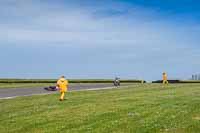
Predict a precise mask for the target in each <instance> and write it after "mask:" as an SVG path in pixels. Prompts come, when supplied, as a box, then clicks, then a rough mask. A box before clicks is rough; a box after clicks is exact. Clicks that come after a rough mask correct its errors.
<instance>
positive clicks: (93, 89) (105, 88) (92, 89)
mask: <svg viewBox="0 0 200 133" xmlns="http://www.w3.org/2000/svg"><path fill="white" fill-rule="evenodd" d="M124 87H128V86H123V88H124ZM120 88H122V87H104V88H91V89H81V90H71V91H70V92H73V91H95V90H107V89H120ZM49 94H56V93H38V94H30V95H21V96H12V97H2V98H0V100H1V99H13V98H17V97H27V96H34V95H49Z"/></svg>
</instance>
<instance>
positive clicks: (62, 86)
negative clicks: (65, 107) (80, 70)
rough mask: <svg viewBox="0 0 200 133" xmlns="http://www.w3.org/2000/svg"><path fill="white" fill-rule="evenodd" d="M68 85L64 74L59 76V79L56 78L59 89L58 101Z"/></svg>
mask: <svg viewBox="0 0 200 133" xmlns="http://www.w3.org/2000/svg"><path fill="white" fill-rule="evenodd" d="M68 85H69V83H68V80H66V79H65V76H61V77H60V79H58V81H57V85H56V86H57V87H58V89H59V90H60V99H59V100H60V101H63V100H64V97H65V93H66V92H67V90H68Z"/></svg>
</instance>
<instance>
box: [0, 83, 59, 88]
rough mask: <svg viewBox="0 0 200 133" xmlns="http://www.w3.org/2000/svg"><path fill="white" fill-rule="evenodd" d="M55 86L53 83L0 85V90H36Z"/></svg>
mask: <svg viewBox="0 0 200 133" xmlns="http://www.w3.org/2000/svg"><path fill="white" fill-rule="evenodd" d="M48 86H55V83H54V84H53V83H0V89H7V88H9V89H12V88H36V87H48Z"/></svg>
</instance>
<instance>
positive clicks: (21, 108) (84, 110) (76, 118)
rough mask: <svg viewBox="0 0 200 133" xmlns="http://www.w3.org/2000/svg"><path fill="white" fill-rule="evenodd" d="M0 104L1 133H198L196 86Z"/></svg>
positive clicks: (87, 93) (153, 86)
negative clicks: (62, 99) (61, 100)
mask: <svg viewBox="0 0 200 133" xmlns="http://www.w3.org/2000/svg"><path fill="white" fill-rule="evenodd" d="M58 97H59V95H58V94H53V95H45V96H31V97H19V98H15V99H9V100H0V112H1V113H0V131H1V133H7V132H9V133H12V132H13V133H23V132H24V133H27V132H28V133H45V132H46V133H47V132H52V133H57V132H58V133H61V132H64V133H77V132H78V133H112V132H114V133H135V132H136V133H137V132H138V133H148V132H149V133H154V132H175V133H198V132H199V131H200V84H177V85H176V84H173V85H169V86H166V87H163V86H162V85H160V84H143V85H135V86H130V87H128V88H121V89H112V90H98V91H81V92H69V93H68V94H67V95H66V98H67V99H66V100H65V101H63V102H60V101H58Z"/></svg>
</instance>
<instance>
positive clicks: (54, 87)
mask: <svg viewBox="0 0 200 133" xmlns="http://www.w3.org/2000/svg"><path fill="white" fill-rule="evenodd" d="M44 89H45V90H47V91H57V90H58V87H56V86H49V87H45V88H44Z"/></svg>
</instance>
